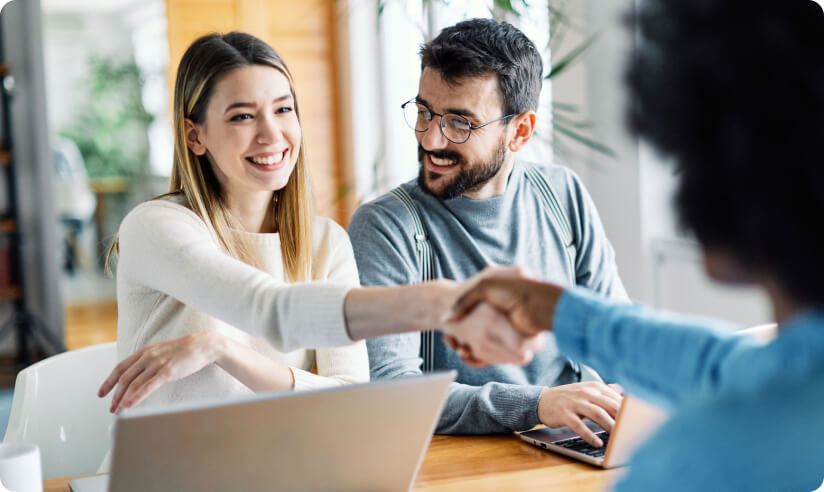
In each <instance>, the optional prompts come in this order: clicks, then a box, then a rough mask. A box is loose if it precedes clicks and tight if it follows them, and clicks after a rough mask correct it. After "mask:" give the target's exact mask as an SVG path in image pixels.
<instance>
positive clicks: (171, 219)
mask: <svg viewBox="0 0 824 492" xmlns="http://www.w3.org/2000/svg"><path fill="white" fill-rule="evenodd" d="M184 203H185V198H181V197H178V196H175V195H164V196H162V197H158V198H155V199H152V200H149V201H146V202H143V203H140V204H139V205H137V206H136V207H134V208H133V209H132V210H131V211H130V212H129V213H128V214H126V217H124V218H123V221H122V222H121V224H120V234H121V235H124V234H126V235H128V234H129V233H130V232H131V231H140V232H142V233H146V232H149V231H158V230H162V229H164V228H165V227H166V226H168V227H170V228H175V227H184V228H186V229H189V230H192V229H193V230H199V231H202V232H204V233H207V234H208V228H207V227H206V224H205V223H204V222H203V220H202V219H201V218H200V217H198V215H197V214H195V213H194V212H193V211H192V210H191V209H189V208H188V207H187V206H186V205H184Z"/></svg>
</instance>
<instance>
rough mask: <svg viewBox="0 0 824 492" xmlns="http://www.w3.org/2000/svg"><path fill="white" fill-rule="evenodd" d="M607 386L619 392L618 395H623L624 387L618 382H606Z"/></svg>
mask: <svg viewBox="0 0 824 492" xmlns="http://www.w3.org/2000/svg"><path fill="white" fill-rule="evenodd" d="M607 386H609V387H610V388H612V391H614V392H616V393H618V394H619V395H621V396H624V387H623V386H621V385H620V384H618V383H610V384H608V385H607Z"/></svg>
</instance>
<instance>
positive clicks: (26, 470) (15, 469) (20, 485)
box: [0, 442, 43, 492]
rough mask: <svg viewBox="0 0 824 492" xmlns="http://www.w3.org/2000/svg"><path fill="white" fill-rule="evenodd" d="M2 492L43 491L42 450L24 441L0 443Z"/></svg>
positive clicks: (0, 489)
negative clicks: (6, 491)
mask: <svg viewBox="0 0 824 492" xmlns="http://www.w3.org/2000/svg"><path fill="white" fill-rule="evenodd" d="M0 482H2V485H0V492H2V491H5V490H8V491H10V492H43V475H42V472H41V471H40V450H39V449H37V446H35V445H34V444H27V443H23V442H4V443H0Z"/></svg>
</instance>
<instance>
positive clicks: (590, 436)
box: [564, 414, 604, 448]
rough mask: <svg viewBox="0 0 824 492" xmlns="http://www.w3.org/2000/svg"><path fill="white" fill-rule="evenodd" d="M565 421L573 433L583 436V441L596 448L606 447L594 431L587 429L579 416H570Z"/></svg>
mask: <svg viewBox="0 0 824 492" xmlns="http://www.w3.org/2000/svg"><path fill="white" fill-rule="evenodd" d="M565 420H566V421H565V422H564V424H565V425H566V426H567V427H569V428H570V429H572V432H574V433H576V434H578V435H579V436H581V439H583V440H584V441H586V442H588V443H590V444H591V445H593V446H595V447H596V448H600V447H601V446H603V445H604V442H603V441H601V439H600V438H599V437H598V436H596V435H595V433H594V432H592V430H591V429H590V428H589V427H587V425H586V424H585V423H584V421H583V420H581V418H580V417H578V416H577V415H573V414H570V415H569V416H568V417H567V419H565Z"/></svg>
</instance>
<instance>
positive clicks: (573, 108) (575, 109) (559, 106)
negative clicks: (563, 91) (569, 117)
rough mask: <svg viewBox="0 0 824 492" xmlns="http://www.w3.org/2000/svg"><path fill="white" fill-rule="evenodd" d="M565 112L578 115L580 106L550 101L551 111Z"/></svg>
mask: <svg viewBox="0 0 824 492" xmlns="http://www.w3.org/2000/svg"><path fill="white" fill-rule="evenodd" d="M556 110H557V111H565V112H567V113H580V112H581V106H579V105H578V104H569V103H565V102H561V101H552V111H553V113H554V112H555V111H556Z"/></svg>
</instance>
